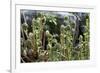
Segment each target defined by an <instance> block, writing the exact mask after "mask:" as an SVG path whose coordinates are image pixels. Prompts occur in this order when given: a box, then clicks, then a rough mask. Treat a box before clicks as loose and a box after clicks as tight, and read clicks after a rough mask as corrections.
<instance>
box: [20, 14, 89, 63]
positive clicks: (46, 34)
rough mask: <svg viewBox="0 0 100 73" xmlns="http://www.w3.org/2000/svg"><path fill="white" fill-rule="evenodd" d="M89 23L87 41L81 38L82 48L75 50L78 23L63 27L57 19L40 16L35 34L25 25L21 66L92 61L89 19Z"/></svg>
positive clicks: (36, 21)
mask: <svg viewBox="0 0 100 73" xmlns="http://www.w3.org/2000/svg"><path fill="white" fill-rule="evenodd" d="M64 20H65V21H68V18H67V17H65V19H64ZM85 20H86V25H85V32H84V36H85V37H84V41H83V36H82V35H80V37H79V38H78V39H79V44H78V45H77V46H75V47H73V40H75V39H74V36H75V35H74V31H75V24H74V23H71V22H69V24H67V25H63V24H59V23H58V18H57V16H55V15H52V14H49V13H47V14H45V13H38V16H37V17H36V18H33V19H32V25H31V27H32V32H28V30H29V29H28V27H29V26H28V24H27V23H24V24H21V36H22V37H21V62H42V61H72V60H88V59H89V58H90V49H89V38H90V37H89V34H90V33H89V18H86V19H85ZM76 25H77V24H76ZM53 32H54V33H53ZM25 37H27V39H25ZM45 47H46V49H45Z"/></svg>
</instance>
